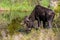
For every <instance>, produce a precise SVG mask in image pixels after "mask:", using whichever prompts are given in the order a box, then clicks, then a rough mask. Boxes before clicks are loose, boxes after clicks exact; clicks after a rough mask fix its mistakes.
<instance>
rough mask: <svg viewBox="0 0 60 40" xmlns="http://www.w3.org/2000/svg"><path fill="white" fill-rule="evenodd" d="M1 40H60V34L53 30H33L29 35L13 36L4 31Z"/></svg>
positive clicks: (19, 33)
mask: <svg viewBox="0 0 60 40" xmlns="http://www.w3.org/2000/svg"><path fill="white" fill-rule="evenodd" d="M0 34H1V35H0V40H59V37H60V36H59V34H58V33H55V32H54V31H53V30H52V29H39V30H35V29H33V30H31V32H30V33H29V34H26V33H24V32H18V33H14V34H13V35H12V36H11V35H9V34H7V36H6V34H5V32H4V31H3V30H2V31H1V33H0Z"/></svg>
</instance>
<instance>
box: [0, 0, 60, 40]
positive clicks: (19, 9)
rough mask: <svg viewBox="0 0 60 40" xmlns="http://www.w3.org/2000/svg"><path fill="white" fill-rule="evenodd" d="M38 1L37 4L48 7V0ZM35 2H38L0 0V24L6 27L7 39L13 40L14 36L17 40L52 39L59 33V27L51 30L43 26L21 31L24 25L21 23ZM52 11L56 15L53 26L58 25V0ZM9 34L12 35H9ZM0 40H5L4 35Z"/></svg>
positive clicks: (59, 13) (59, 22)
mask: <svg viewBox="0 0 60 40" xmlns="http://www.w3.org/2000/svg"><path fill="white" fill-rule="evenodd" d="M38 1H39V4H40V5H42V6H44V7H48V5H49V0H42V1H40V0H38ZM36 4H38V2H37V1H36V0H0V25H1V26H2V28H3V29H5V28H7V30H8V31H7V32H8V35H9V36H8V37H7V38H8V39H7V38H6V39H7V40H14V38H15V37H16V39H18V40H20V39H21V40H44V39H45V40H48V39H49V38H50V37H51V38H52V40H53V38H54V36H55V37H56V36H58V35H60V34H59V32H60V29H59V28H53V29H51V30H52V31H51V30H49V29H43V28H41V29H40V28H39V30H35V29H32V30H31V32H30V33H29V34H25V32H23V31H24V26H23V25H22V24H21V23H22V22H23V19H24V17H25V16H26V15H28V16H29V15H30V14H31V12H32V10H33V9H34V7H35V5H36ZM54 11H55V13H56V15H55V19H54V22H53V27H60V19H59V18H60V2H58V6H57V7H56V8H55V9H54ZM3 24H4V25H3ZM22 29H23V31H22V32H19V30H22ZM1 30H2V29H1ZM50 33H51V34H50ZM1 34H2V33H1V32H0V37H3V36H2V35H1ZM10 34H11V35H12V36H10ZM44 36H45V37H44ZM48 36H49V38H48ZM42 37H43V38H42ZM9 38H10V39H9ZM19 38H20V39H19ZM40 38H42V39H40ZM1 40H5V39H4V37H3V38H2V39H1Z"/></svg>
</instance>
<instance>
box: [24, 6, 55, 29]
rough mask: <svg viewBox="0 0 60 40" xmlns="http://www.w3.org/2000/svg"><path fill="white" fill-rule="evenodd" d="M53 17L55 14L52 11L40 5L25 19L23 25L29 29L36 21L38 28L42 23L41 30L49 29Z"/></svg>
mask: <svg viewBox="0 0 60 40" xmlns="http://www.w3.org/2000/svg"><path fill="white" fill-rule="evenodd" d="M54 16H55V13H54V11H53V10H51V9H49V8H46V7H43V6H41V5H36V6H35V8H34V10H33V11H32V13H31V14H30V15H29V17H26V18H25V23H26V24H29V25H27V27H28V28H29V29H30V28H32V27H33V26H34V21H35V20H37V22H38V27H39V26H40V24H41V21H42V22H43V28H51V27H52V22H53V19H54ZM27 19H28V20H27ZM46 24H47V26H46ZM38 27H37V28H38Z"/></svg>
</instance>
